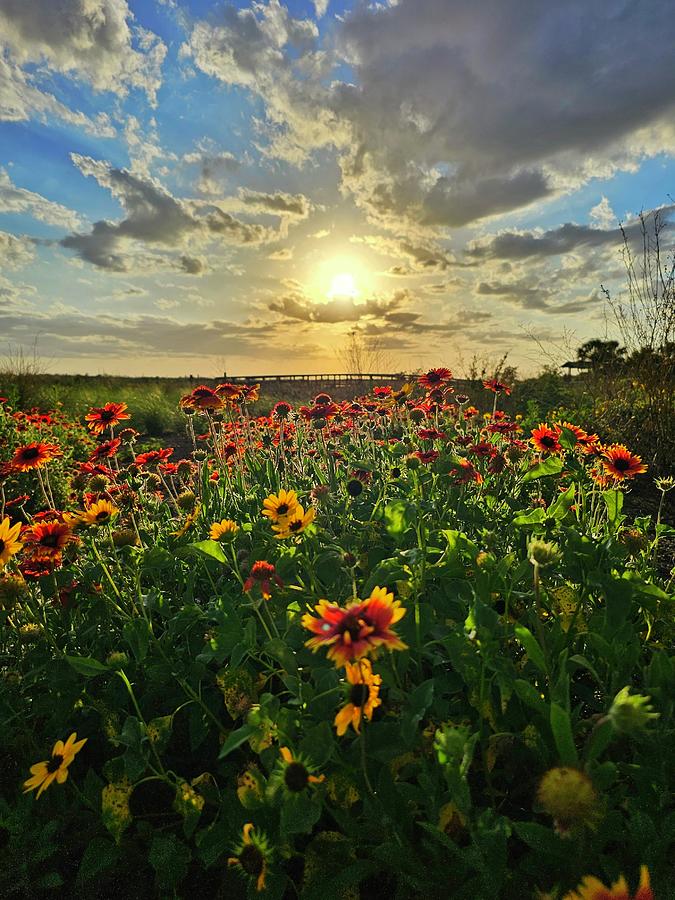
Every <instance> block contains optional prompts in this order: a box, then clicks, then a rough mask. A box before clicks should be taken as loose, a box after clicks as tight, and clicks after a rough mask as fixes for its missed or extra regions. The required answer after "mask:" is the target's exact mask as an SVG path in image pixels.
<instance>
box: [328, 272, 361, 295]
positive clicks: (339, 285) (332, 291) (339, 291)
mask: <svg viewBox="0 0 675 900" xmlns="http://www.w3.org/2000/svg"><path fill="white" fill-rule="evenodd" d="M358 295H359V290H358V288H357V287H356V281H355V280H354V276H353V275H351V274H350V273H349V272H338V274H337V275H334V276H333V278H332V279H331V283H330V288H329V289H328V298H329V300H335V299H336V298H338V297H349V298H350V299H352V300H353V299H355V298H356V297H358Z"/></svg>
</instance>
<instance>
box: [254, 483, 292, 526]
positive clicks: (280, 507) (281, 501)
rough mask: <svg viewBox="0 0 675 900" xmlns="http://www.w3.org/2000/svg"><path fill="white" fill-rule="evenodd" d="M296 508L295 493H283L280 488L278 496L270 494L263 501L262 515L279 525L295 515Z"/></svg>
mask: <svg viewBox="0 0 675 900" xmlns="http://www.w3.org/2000/svg"><path fill="white" fill-rule="evenodd" d="M297 507H298V495H297V494H296V493H295V491H285V490H284V489H283V488H282V489H281V490H280V491H279V493H278V494H270V495H269V497H266V498H265V499H264V500H263V510H262V514H263V516H267V518H268V519H271V520H272V521H273V522H278V523H279V524H281V523H283V522H284V521H285V520H286V519H287V518H288V517H289V516H292V515H293V514H294V513H295V510H296V509H297Z"/></svg>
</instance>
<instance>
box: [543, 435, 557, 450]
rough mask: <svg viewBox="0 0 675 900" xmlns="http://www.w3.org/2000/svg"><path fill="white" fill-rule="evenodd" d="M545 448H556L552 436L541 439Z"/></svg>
mask: <svg viewBox="0 0 675 900" xmlns="http://www.w3.org/2000/svg"><path fill="white" fill-rule="evenodd" d="M539 440H540V441H541V443H542V444H543V445H544V447H553V446H555V438H552V437H551V435H550V434H545V435H544V437H542V438H539Z"/></svg>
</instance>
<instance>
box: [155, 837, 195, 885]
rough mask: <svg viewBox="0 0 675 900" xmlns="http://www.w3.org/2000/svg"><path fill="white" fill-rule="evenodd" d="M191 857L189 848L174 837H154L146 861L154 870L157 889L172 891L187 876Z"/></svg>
mask: <svg viewBox="0 0 675 900" xmlns="http://www.w3.org/2000/svg"><path fill="white" fill-rule="evenodd" d="M191 857H192V854H191V853H190V850H189V848H188V847H186V846H185V844H184V843H183V842H182V841H179V840H178V839H177V838H176V836H175V835H173V834H167V835H164V834H157V835H155V837H154V839H153V841H152V846H151V847H150V852H149V853H148V859H149V861H150V865H151V866H152V868H153V869H154V870H155V875H156V876H157V884H158V886H159V888H160V889H162V890H164V891H169V890H171V891H173V890H174V889H175V888H176V887H177V886H178V884H179V883H180V882H181V881H182V880H183V878H185V876H186V875H187V870H188V863H189V861H190V859H191ZM172 896H173V894H172Z"/></svg>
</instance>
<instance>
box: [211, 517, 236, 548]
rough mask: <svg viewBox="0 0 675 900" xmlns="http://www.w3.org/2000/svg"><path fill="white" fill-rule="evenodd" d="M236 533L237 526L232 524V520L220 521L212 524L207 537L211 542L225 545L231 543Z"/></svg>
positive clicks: (234, 523)
mask: <svg viewBox="0 0 675 900" xmlns="http://www.w3.org/2000/svg"><path fill="white" fill-rule="evenodd" d="M238 531H239V526H238V525H237V523H236V522H233V521H232V519H222V520H221V521H220V522H214V523H213V525H212V526H211V529H210V530H209V537H210V538H211V540H212V541H221V543H226V542H227V541H231V540H232V539H233V538H234V537H235V535H236V534H237V532H238Z"/></svg>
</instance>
